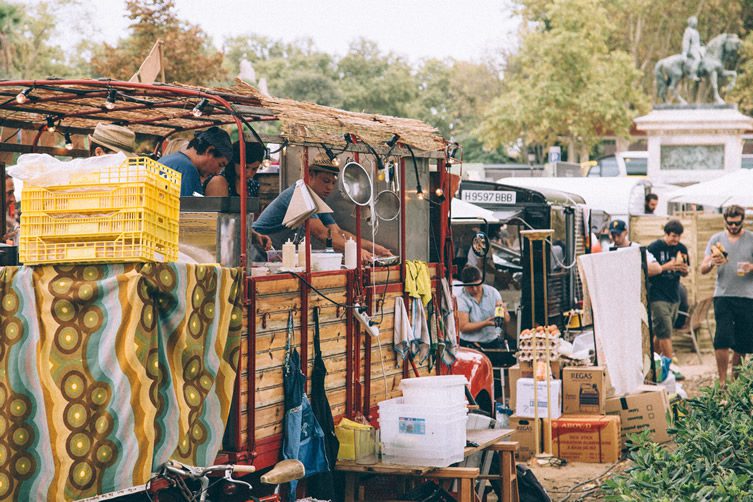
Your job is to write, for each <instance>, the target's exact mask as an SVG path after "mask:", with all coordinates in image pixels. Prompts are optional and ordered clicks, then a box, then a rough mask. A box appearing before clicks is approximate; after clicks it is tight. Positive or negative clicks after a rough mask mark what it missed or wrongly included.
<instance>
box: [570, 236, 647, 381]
mask: <svg viewBox="0 0 753 502" xmlns="http://www.w3.org/2000/svg"><path fill="white" fill-rule="evenodd" d="M578 263H579V265H580V267H581V270H582V272H583V275H584V276H585V279H586V282H587V285H588V287H587V289H588V294H589V296H590V299H591V308H592V310H593V317H594V333H595V335H596V353H597V355H598V357H599V362H600V363H601V364H604V365H605V366H606V367H607V371H609V378H610V380H611V382H612V385H614V388H615V391H616V393H617V394H618V395H620V394H626V393H629V392H632V391H633V390H635V389H636V388H637V387H638V386H639V385H641V384H643V354H642V352H643V348H642V340H641V337H642V334H641V318H642V317H644V316H645V308H644V306H643V304H642V303H641V276H640V274H641V273H642V271H641V252H640V249H639V248H637V247H631V248H625V249H621V250H619V251H613V252H611V253H596V254H590V255H583V256H580V257H578Z"/></svg>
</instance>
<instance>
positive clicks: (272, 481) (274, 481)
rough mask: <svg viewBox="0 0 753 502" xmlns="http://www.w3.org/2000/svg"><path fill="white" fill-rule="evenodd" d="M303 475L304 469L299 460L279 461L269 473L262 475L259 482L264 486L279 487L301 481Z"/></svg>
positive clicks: (304, 473)
mask: <svg viewBox="0 0 753 502" xmlns="http://www.w3.org/2000/svg"><path fill="white" fill-rule="evenodd" d="M305 475H306V468H305V467H304V466H303V464H302V463H301V461H300V460H293V459H289V460H281V461H280V462H277V464H275V466H274V467H272V470H271V471H269V472H268V473H266V474H263V475H262V477H261V482H262V483H264V484H265V485H281V484H283V483H289V482H291V481H294V480H296V479H301V478H303V476H305Z"/></svg>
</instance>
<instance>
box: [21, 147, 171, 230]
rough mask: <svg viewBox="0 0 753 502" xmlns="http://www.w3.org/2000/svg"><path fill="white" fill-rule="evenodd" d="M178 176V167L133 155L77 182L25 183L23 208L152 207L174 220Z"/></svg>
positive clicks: (50, 210) (66, 210) (90, 209)
mask: <svg viewBox="0 0 753 502" xmlns="http://www.w3.org/2000/svg"><path fill="white" fill-rule="evenodd" d="M180 180H181V174H180V173H178V172H177V171H175V170H173V169H170V168H169V167H167V166H163V165H162V164H160V163H159V162H155V161H153V160H151V159H148V158H146V157H135V158H130V159H127V160H125V161H124V162H123V163H122V164H121V165H119V166H112V167H107V168H103V169H101V170H99V171H97V172H96V173H92V174H88V175H85V176H81V177H79V178H78V179H77V180H76V182H77V183H76V184H68V185H48V186H31V185H24V188H23V191H22V195H21V199H22V208H23V212H24V214H31V213H40V212H42V213H87V212H109V211H121V210H124V209H151V210H153V211H155V212H157V213H158V214H160V215H163V216H167V217H168V218H173V219H174V220H175V221H176V222H177V220H178V218H179V214H180Z"/></svg>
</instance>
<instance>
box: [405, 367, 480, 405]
mask: <svg viewBox="0 0 753 502" xmlns="http://www.w3.org/2000/svg"><path fill="white" fill-rule="evenodd" d="M466 385H468V381H467V380H466V379H465V377H464V376H462V375H445V376H426V377H417V378H404V379H402V380H401V381H400V390H402V391H403V398H405V402H406V403H411V404H420V405H425V406H434V405H436V403H442V404H443V405H445V404H448V405H449V404H457V405H461V406H465V404H466V402H467V401H466V399H465V386H466Z"/></svg>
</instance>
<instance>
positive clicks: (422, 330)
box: [410, 298, 431, 363]
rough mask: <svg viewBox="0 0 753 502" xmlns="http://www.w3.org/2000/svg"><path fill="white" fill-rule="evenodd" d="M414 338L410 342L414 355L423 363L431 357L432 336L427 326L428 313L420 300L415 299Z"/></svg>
mask: <svg viewBox="0 0 753 502" xmlns="http://www.w3.org/2000/svg"><path fill="white" fill-rule="evenodd" d="M411 305H412V316H411V317H412V319H413V329H412V331H413V338H412V339H411V340H410V351H411V354H412V355H414V356H415V355H416V354H419V362H420V363H423V362H424V361H425V360H426V358H427V357H429V351H430V350H431V336H430V335H429V326H428V325H427V324H426V321H427V320H426V311H425V310H424V304H423V303H422V302H421V299H420V298H413V302H412V304H411Z"/></svg>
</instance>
